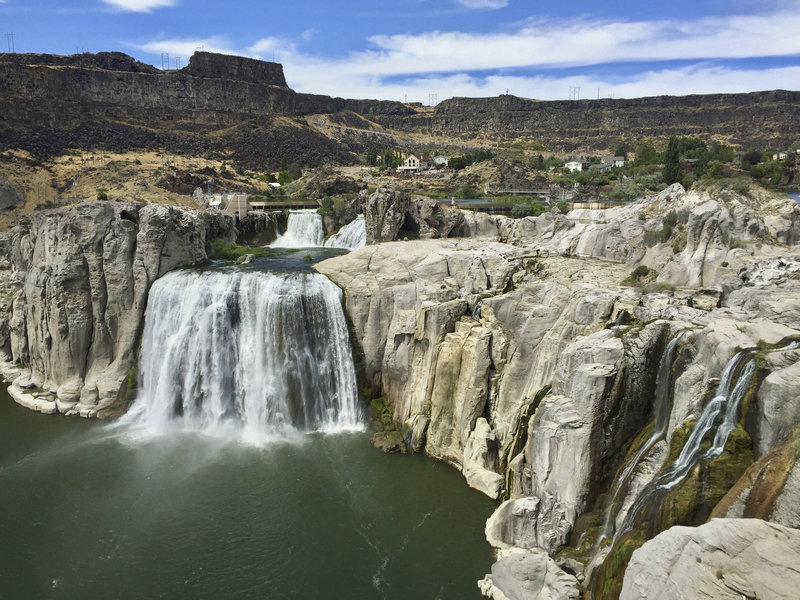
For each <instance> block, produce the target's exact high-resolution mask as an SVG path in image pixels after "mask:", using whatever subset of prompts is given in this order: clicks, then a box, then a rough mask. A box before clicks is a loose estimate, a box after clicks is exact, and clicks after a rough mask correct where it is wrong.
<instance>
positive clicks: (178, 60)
mask: <svg viewBox="0 0 800 600" xmlns="http://www.w3.org/2000/svg"><path fill="white" fill-rule="evenodd" d="M180 68H181V57H180V56H176V57H175V69H180Z"/></svg>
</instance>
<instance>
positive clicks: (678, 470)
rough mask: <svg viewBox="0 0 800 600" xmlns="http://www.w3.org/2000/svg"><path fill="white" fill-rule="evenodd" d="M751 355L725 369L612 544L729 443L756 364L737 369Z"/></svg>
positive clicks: (749, 362)
mask: <svg viewBox="0 0 800 600" xmlns="http://www.w3.org/2000/svg"><path fill="white" fill-rule="evenodd" d="M750 354H751V352H750V351H747V350H743V351H741V352H738V353H737V354H736V355H735V356H734V357H733V358H732V359H731V360H730V361H728V364H727V365H725V369H724V371H723V373H722V377H721V379H720V383H719V385H718V386H717V389H716V391H715V392H714V397H713V398H712V399H711V401H710V402H708V404H706V406H705V408H703V412H702V413H701V414H700V418H699V419H698V420H697V424H696V425H695V426H694V429H692V433H691V434H690V435H689V439H687V440H686V443H685V444H684V446H683V448H682V449H681V453H680V454H679V455H678V458H677V459H675V462H674V463H673V464H672V465H671V466H670V467H669V469H668V470H667V471H666V472H664V473H662V474H661V475H659V476H657V477H656V478H655V479H653V481H651V482H650V483H648V484H647V486H646V487H645V488H644V489H643V490H642V492H641V493H640V494H639V496H638V497H637V498H636V500H635V501H634V502H633V504H632V505H631V508H630V510H629V511H628V514H627V515H626V517H625V521H624V524H623V526H622V527H621V528H620V531H619V533H618V534H617V536H615V538H614V539H615V540H616V539H617V538H618V537H619V536H621V535H623V534H625V533H627V532H628V531H630V530H631V529H632V528H633V526H634V524H635V523H636V518H637V517H638V515H639V513H640V512H641V510H642V509H643V508H644V507H645V505H647V503H648V502H649V501H650V499H651V498H653V497H654V496H656V495H662V494H664V493H666V492H668V491H669V490H671V489H672V488H674V487H675V486H676V485H678V484H679V483H680V482H681V481H683V479H684V478H685V477H686V475H687V474H688V473H689V471H691V470H692V468H693V467H694V466H695V465H696V464H697V463H698V462H700V461H701V460H713V459H715V458H717V457H719V456H720V455H721V454H722V452H723V451H724V449H725V444H726V443H727V442H728V436H729V435H730V434H731V432H732V431H733V430H734V429H735V428H736V416H737V413H738V411H739V404H740V403H741V401H742V398H744V395H745V393H746V392H747V388H748V387H749V386H750V380H751V378H752V377H753V372H754V371H755V365H756V362H755V360H754V359H752V358H750V359H749V360H747V363H746V364H745V365H744V367H742V368H741V370H740V369H739V367H740V366H741V364H742V362H744V361H745V360H746V359H747V358H748V356H749V355H750ZM737 373H738V379H737V380H736V383H735V384H734V378H735V377H736V375H737ZM712 430H713V432H714V437H713V442H712V443H711V446H710V447H709V448H708V449H706V450H705V451H704V450H703V448H702V443H703V440H704V439H705V438H706V435H708V434H710V433H711V432H712Z"/></svg>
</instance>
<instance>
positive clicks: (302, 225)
mask: <svg viewBox="0 0 800 600" xmlns="http://www.w3.org/2000/svg"><path fill="white" fill-rule="evenodd" d="M324 241H325V232H324V231H323V229H322V217H321V216H320V215H319V214H318V213H317V211H316V210H315V209H307V210H291V211H289V220H288V222H287V224H286V232H285V233H284V234H283V235H280V236H278V239H276V240H275V241H274V242H272V244H270V245H271V246H272V247H273V248H319V247H320V246H322V244H323V242H324Z"/></svg>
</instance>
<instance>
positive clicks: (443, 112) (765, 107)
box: [407, 90, 800, 152]
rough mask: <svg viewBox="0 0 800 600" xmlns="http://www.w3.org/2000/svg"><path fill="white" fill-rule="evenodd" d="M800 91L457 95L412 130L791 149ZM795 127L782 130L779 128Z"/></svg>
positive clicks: (566, 146)
mask: <svg viewBox="0 0 800 600" xmlns="http://www.w3.org/2000/svg"><path fill="white" fill-rule="evenodd" d="M798 118H800V92H797V91H785V90H775V91H769V92H755V93H750V94H708V95H693V96H677V97H676V96H656V97H650V98H631V99H599V100H579V101H567V100H561V101H551V102H541V101H536V100H529V99H526V98H517V97H516V96H509V95H505V96H499V97H497V98H453V99H450V100H445V101H443V102H442V103H441V104H439V105H438V106H437V107H436V111H435V112H434V113H433V115H432V116H431V117H427V118H424V119H423V118H420V119H419V121H418V122H415V120H414V119H409V120H408V121H407V123H408V124H409V125H410V126H411V127H421V128H426V129H428V130H430V131H432V132H447V133H449V134H451V135H470V134H474V133H476V132H484V133H488V134H489V135H490V136H492V137H495V138H507V139H523V140H524V139H529V140H535V141H539V142H540V143H543V144H544V145H546V146H547V147H549V148H552V149H555V150H560V151H566V152H569V151H572V150H574V149H576V148H586V147H589V148H596V149H598V150H599V149H604V148H609V147H611V146H613V145H614V144H615V143H617V142H618V140H619V139H620V138H622V139H629V140H635V139H638V138H642V137H669V136H670V135H693V136H698V137H703V138H706V139H710V138H712V137H716V136H719V137H717V139H727V140H729V141H730V142H732V143H735V144H741V145H743V146H745V147H748V146H752V147H755V148H767V147H770V146H775V147H788V146H789V144H791V143H792V141H793V138H794V137H796V135H797V128H796V126H795V125H793V124H792V123H796V122H797V119H798ZM782 127H787V129H784V130H782V131H778V129H780V128H782Z"/></svg>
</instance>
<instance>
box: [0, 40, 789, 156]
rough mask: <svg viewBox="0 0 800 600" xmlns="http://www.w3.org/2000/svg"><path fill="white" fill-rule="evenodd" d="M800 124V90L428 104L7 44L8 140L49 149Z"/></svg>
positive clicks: (574, 142)
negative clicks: (21, 50) (16, 50)
mask: <svg viewBox="0 0 800 600" xmlns="http://www.w3.org/2000/svg"><path fill="white" fill-rule="evenodd" d="M289 75H290V78H291V74H289ZM320 115H321V116H320ZM798 121H800V92H797V91H784V90H775V91H769V92H755V93H750V94H712V95H702V96H681V97H669V96H660V97H652V98H637V99H619V100H617V99H601V100H580V101H547V102H545V101H536V100H530V99H525V98H517V97H515V96H510V95H503V96H499V97H496V98H453V99H450V100H446V101H444V102H442V103H440V104H439V105H438V106H436V108H435V109H430V108H427V107H422V106H418V105H410V104H403V103H401V102H393V101H377V100H352V99H342V98H331V97H328V96H323V95H317V94H300V93H296V92H294V91H293V90H291V89H290V88H289V87H288V86H287V85H286V79H285V77H284V73H283V68H282V66H281V65H279V64H277V63H271V62H263V61H257V60H253V59H249V58H243V57H237V56H226V55H221V54H213V53H208V52H196V53H195V54H194V55H193V56H192V57H191V59H190V62H189V64H188V65H187V66H186V67H184V68H182V69H176V70H159V69H156V68H154V67H152V66H150V65H145V64H143V63H139V62H137V61H135V60H134V59H132V58H130V57H128V56H126V55H124V54H121V53H118V52H102V53H99V54H96V55H95V54H88V53H87V54H78V55H72V56H57V55H45V54H3V55H0V124H2V127H0V150H5V149H14V148H19V149H24V150H28V151H30V152H31V153H33V154H34V155H35V156H37V157H39V158H43V157H48V156H52V155H57V154H60V153H61V152H63V151H64V150H65V149H69V148H73V149H86V150H93V149H109V150H130V149H140V148H164V149H165V150H168V151H171V152H177V153H191V154H198V155H202V154H212V155H215V156H220V157H221V156H226V157H230V158H232V159H233V160H234V161H235V162H236V163H237V166H239V165H240V166H243V167H245V168H254V169H256V168H257V169H262V170H263V169H268V168H269V169H275V168H277V167H278V165H279V164H281V161H282V160H284V159H285V160H286V161H287V162H289V163H290V164H291V163H297V164H299V165H302V166H317V165H320V164H323V163H324V162H336V163H341V164H349V163H354V162H357V161H358V160H359V159H358V153H363V152H367V151H370V152H382V151H383V150H384V149H386V148H388V147H392V146H404V145H405V146H407V145H408V144H409V143H412V144H413V143H414V142H410V140H409V134H421V135H424V136H430V135H431V134H433V135H435V136H440V137H443V138H444V139H446V140H451V141H452V143H455V144H457V143H459V141H461V140H464V141H467V140H473V139H475V138H476V137H479V136H486V135H487V134H489V135H490V136H491V137H492V139H495V140H514V141H518V142H521V143H522V144H523V146H524V145H525V144H530V145H531V147H543V148H546V149H549V150H553V151H562V152H572V151H573V150H574V151H588V150H598V151H600V150H603V151H604V150H606V149H607V148H610V147H612V146H613V145H614V144H616V143H617V142H618V141H619V140H620V139H622V140H625V141H626V142H629V143H631V144H634V143H638V142H639V141H642V140H646V139H651V138H665V137H667V136H670V135H695V136H699V137H702V138H704V139H706V140H708V141H726V142H728V143H732V144H737V145H740V146H741V147H744V148H748V147H754V148H767V147H776V148H786V147H788V146H789V144H791V143H792V142H793V141H794V138H795V137H796V135H797V127H796V123H797V122H798ZM326 124H327V125H330V124H333V125H334V126H333V127H328V126H327V125H326Z"/></svg>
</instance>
